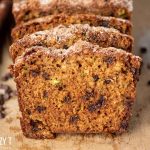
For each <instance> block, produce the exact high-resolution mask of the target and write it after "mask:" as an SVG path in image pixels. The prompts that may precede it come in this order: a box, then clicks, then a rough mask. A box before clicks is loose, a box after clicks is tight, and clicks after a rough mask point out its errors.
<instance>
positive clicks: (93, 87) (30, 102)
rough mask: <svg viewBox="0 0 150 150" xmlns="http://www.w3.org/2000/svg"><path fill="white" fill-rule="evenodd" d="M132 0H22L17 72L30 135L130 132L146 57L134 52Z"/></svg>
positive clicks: (17, 14)
mask: <svg viewBox="0 0 150 150" xmlns="http://www.w3.org/2000/svg"><path fill="white" fill-rule="evenodd" d="M132 5H133V4H132V0H22V1H19V2H14V6H13V14H14V18H15V21H16V26H15V28H14V29H13V30H12V38H13V44H12V46H11V47H10V55H11V57H12V60H13V62H14V63H13V65H11V66H10V70H11V72H12V74H13V76H14V79H15V81H16V85H17V90H18V101H19V106H20V111H21V113H22V117H21V119H20V120H21V126H22V130H23V134H24V135H25V136H26V137H29V138H40V139H43V138H54V137H55V134H57V133H112V134H120V133H123V132H124V131H127V128H128V124H129V119H130V116H131V111H132V106H133V103H134V101H135V97H136V84H137V81H138V80H139V73H140V66H141V62H142V60H141V58H139V57H138V56H134V55H133V54H132V52H133V37H132V36H131V31H132V23H131V21H130V20H131V15H132V9H133V8H132V7H133V6H132Z"/></svg>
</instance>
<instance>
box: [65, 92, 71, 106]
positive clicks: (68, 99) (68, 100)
mask: <svg viewBox="0 0 150 150" xmlns="http://www.w3.org/2000/svg"><path fill="white" fill-rule="evenodd" d="M63 102H64V103H67V104H69V103H70V102H71V95H70V93H68V94H67V95H66V96H65V97H64V99H63Z"/></svg>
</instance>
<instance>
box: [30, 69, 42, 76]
mask: <svg viewBox="0 0 150 150" xmlns="http://www.w3.org/2000/svg"><path fill="white" fill-rule="evenodd" d="M30 72H31V75H32V77H34V78H35V77H37V76H39V75H40V71H39V70H31V71H30Z"/></svg>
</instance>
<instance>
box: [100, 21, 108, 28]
mask: <svg viewBox="0 0 150 150" xmlns="http://www.w3.org/2000/svg"><path fill="white" fill-rule="evenodd" d="M100 25H101V26H103V27H109V23H108V21H102V22H101V24H100Z"/></svg>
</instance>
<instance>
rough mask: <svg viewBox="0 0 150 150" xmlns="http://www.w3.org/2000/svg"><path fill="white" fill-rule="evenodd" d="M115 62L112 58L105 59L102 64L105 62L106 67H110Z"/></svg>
mask: <svg viewBox="0 0 150 150" xmlns="http://www.w3.org/2000/svg"><path fill="white" fill-rule="evenodd" d="M114 61H115V58H113V57H106V58H105V59H104V62H106V63H107V64H108V65H111V64H112V63H113V62H114Z"/></svg>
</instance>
